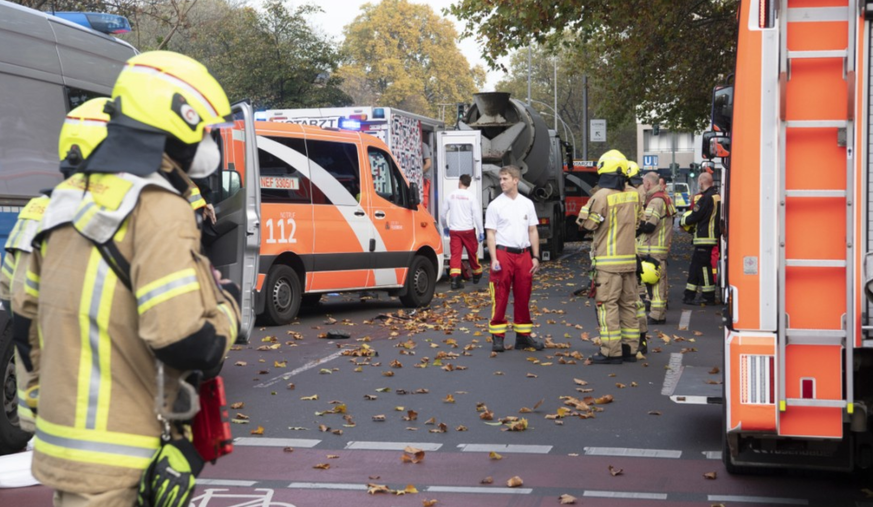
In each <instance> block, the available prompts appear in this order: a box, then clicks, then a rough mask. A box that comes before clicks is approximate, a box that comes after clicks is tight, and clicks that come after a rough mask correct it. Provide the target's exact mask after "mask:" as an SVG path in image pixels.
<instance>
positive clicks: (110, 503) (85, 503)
mask: <svg viewBox="0 0 873 507" xmlns="http://www.w3.org/2000/svg"><path fill="white" fill-rule="evenodd" d="M136 495H137V488H125V489H113V490H110V491H105V492H103V493H73V492H71V491H58V490H55V492H54V496H53V497H52V505H53V506H54V507H131V506H133V505H136Z"/></svg>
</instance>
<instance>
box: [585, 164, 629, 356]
mask: <svg viewBox="0 0 873 507" xmlns="http://www.w3.org/2000/svg"><path fill="white" fill-rule="evenodd" d="M627 165H628V162H627V158H625V156H624V155H622V154H621V152H619V151H618V150H610V151H608V152H606V153H604V154H603V156H601V157H600V160H599V161H598V162H597V174H598V175H599V176H600V178H599V181H598V185H599V187H600V190H598V191H597V192H596V193H595V194H594V195H593V196H591V200H589V201H588V204H586V205H585V207H583V208H582V210H581V211H580V212H579V218H577V220H576V223H577V224H579V225H580V226H581V227H583V228H585V229H586V230H589V231H594V240H593V242H592V246H591V256H592V265H593V268H594V270H596V274H595V275H594V285H595V290H596V296H595V297H596V299H595V301H596V304H597V320H598V322H599V324H600V352H599V353H598V354H596V355H594V356H592V357H591V363H592V364H621V363H622V362H624V361H628V362H635V361H636V360H637V359H636V354H637V349H638V347H639V340H640V330H639V319H637V302H638V301H639V299H640V296H639V293H638V285H637V284H638V282H637V255H636V229H637V224H638V223H639V221H640V216H641V206H640V198H639V194H638V193H637V192H636V190H633V189H631V188H629V187H627V186H626V183H625V180H626V175H627Z"/></svg>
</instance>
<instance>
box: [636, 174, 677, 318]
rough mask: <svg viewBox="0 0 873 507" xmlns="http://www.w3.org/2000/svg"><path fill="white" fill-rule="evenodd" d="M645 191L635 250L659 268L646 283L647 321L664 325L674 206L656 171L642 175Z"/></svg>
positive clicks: (674, 213)
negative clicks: (654, 278) (654, 277)
mask: <svg viewBox="0 0 873 507" xmlns="http://www.w3.org/2000/svg"><path fill="white" fill-rule="evenodd" d="M643 187H644V188H645V191H646V198H645V201H644V208H645V212H644V213H643V218H642V222H641V223H640V227H639V230H640V233H641V235H640V237H639V239H638V240H637V250H638V251H639V253H640V255H642V256H643V257H646V256H649V257H651V258H652V259H654V260H655V261H657V262H658V265H659V267H660V269H659V277H658V281H657V283H656V284H651V285H649V288H650V290H651V292H652V295H651V305H650V313H649V317H648V318H649V324H664V323H665V322H666V319H667V256H668V255H669V253H670V244H671V243H672V241H673V217H674V216H675V215H676V209H675V208H674V207H673V201H672V200H671V199H670V197H669V196H668V195H667V194H666V192H664V188H663V187H661V185H660V183H659V182H658V174H657V173H655V172H650V173H647V174H646V175H645V176H644V177H643Z"/></svg>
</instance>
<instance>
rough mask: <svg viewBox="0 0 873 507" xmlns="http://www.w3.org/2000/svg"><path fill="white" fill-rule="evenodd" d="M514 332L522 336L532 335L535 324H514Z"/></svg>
mask: <svg viewBox="0 0 873 507" xmlns="http://www.w3.org/2000/svg"><path fill="white" fill-rule="evenodd" d="M512 330H513V331H515V332H516V333H520V334H530V333H531V331H533V324H512Z"/></svg>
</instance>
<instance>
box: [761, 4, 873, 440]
mask: <svg viewBox="0 0 873 507" xmlns="http://www.w3.org/2000/svg"><path fill="white" fill-rule="evenodd" d="M794 3H795V2H792V1H789V0H782V1H781V8H780V15H779V20H778V22H779V23H780V30H779V34H780V41H779V44H780V54H779V59H780V62H779V69H780V75H779V82H780V122H779V125H780V131H779V158H778V159H779V167H778V171H779V174H778V179H779V182H778V188H779V195H778V201H777V202H778V231H779V233H778V234H779V236H778V242H779V243H778V244H779V263H778V266H779V269H778V293H779V315H780V316H782V317H781V319H780V322H779V325H778V356H777V358H776V368H777V375H776V379H775V380H776V382H777V383H778V390H777V391H776V393H775V394H776V396H777V402H778V407H779V415H780V417H779V420H780V426H779V428H780V430H779V431H780V434H782V435H786V436H809V434H808V433H806V432H805V431H803V430H799V429H798V428H799V426H798V425H795V424H789V423H788V419H786V415H788V416H789V418H790V417H792V416H793V417H794V420H795V421H796V420H797V418H798V417H799V416H797V415H795V414H809V413H811V411H812V412H819V411H821V410H824V411H825V412H827V413H828V414H829V416H833V417H831V420H833V419H834V418H835V417H836V416H837V415H839V417H840V418H841V417H842V410H839V411H835V410H834V409H846V410H847V411H848V412H849V414H851V413H852V409H853V389H852V382H851V372H852V349H853V347H852V344H851V343H848V342H849V337H853V336H854V329H853V326H854V322H855V319H854V315H853V314H854V304H853V303H852V301H853V294H852V292H853V289H852V288H853V284H854V272H853V271H854V270H853V266H854V257H855V248H856V246H855V244H854V241H853V240H852V239H851V238H853V235H854V205H855V203H854V202H853V199H852V196H853V195H854V157H855V151H854V145H855V138H854V137H855V135H854V133H855V125H854V124H855V122H854V97H853V90H854V85H855V43H854V38H855V33H856V26H855V25H856V20H857V12H858V11H857V4H856V1H855V0H849V1H848V5H847V6H843V7H809V6H808V4H809V3H814V2H806V3H805V6H804V7H803V8H792V7H791V4H794ZM820 3H821V4H826V2H820ZM811 30H812V31H815V33H827V34H828V37H809V36H808V34H809V33H810V31H811ZM792 31H795V33H793V34H792ZM846 32H847V33H848V38H847V39H845V40H844V41H839V42H838V43H837V44H836V45H835V43H834V35H833V34H834V33H837V34H843V33H846ZM789 46H791V47H789ZM835 46H836V47H835ZM842 46H845V47H844V48H843V47H842ZM793 48H796V49H793ZM838 61H842V75H841V76H839V77H838V73H840V68H839V66H838V64H836V62H838ZM840 79H842V81H843V82H844V85H843V86H844V87H845V88H844V90H845V91H846V93H847V97H846V102H845V103H843V104H844V105H847V106H846V107H844V108H834V107H830V108H828V107H826V106H825V107H815V106H813V107H809V101H808V100H806V98H808V97H809V91H810V90H814V89H818V93H819V94H821V95H825V94H831V93H832V92H831V90H826V89H823V88H822V86H824V85H823V84H822V83H826V84H830V85H832V86H831V87H832V88H833V87H834V86H833V85H834V84H835V83H836V84H837V85H838V83H839V80H840ZM837 87H838V86H837ZM837 95H838V94H837ZM825 115H827V116H825ZM821 116H825V117H821ZM834 143H836V145H837V147H835V146H834ZM804 145H806V148H804ZM811 145H814V146H816V147H818V146H824V147H825V148H824V149H823V150H819V151H818V152H816V153H815V157H812V158H814V160H808V159H806V158H807V156H808V155H809V154H810V151H809V146H811ZM841 147H845V150H840V148H841ZM843 154H844V155H843ZM840 165H842V167H843V171H844V175H845V184H844V183H843V181H842V177H843V175H842V174H840V172H841V171H840V170H839V167H840ZM829 168H834V169H835V170H836V171H834V172H833V173H831V177H830V178H828V177H827V174H826V173H827V172H828V169H829ZM813 175H815V176H816V177H813ZM823 180H824V181H826V182H827V183H830V184H832V185H833V186H831V188H808V185H809V184H811V183H812V184H814V182H822V181H823ZM804 184H805V185H806V186H807V188H803V187H804ZM819 185H820V183H819ZM843 206H845V214H844V215H843V216H840V215H841V213H840V212H839V210H842V207H843ZM825 209H827V210H829V211H833V213H831V214H828V215H827V218H829V219H833V220H831V221H829V222H828V223H829V225H827V226H825V227H824V228H825V229H827V228H828V227H830V229H831V231H832V234H835V235H836V236H839V238H840V239H839V241H837V242H836V243H837V245H839V250H840V252H839V253H835V252H834V250H835V245H834V244H832V243H833V242H831V244H828V245H822V244H821V243H822V240H819V241H816V240H815V239H814V237H813V235H818V234H819V230H818V229H813V228H811V227H807V226H806V225H807V224H804V223H803V222H804V221H805V220H806V219H807V218H808V217H810V216H814V215H815V214H817V213H827V212H826V211H824V210H825ZM843 220H845V223H842V222H843ZM839 229H843V230H844V231H845V234H846V238H849V239H848V240H847V241H846V249H845V252H843V251H842V234H841V233H840V231H839ZM789 231H790V234H788V232H789ZM843 272H844V276H841V274H842V273H843ZM812 280H814V281H813V282H812V283H813V284H830V285H829V287H828V289H829V291H827V292H825V293H828V294H836V295H837V296H838V298H839V295H840V293H841V292H842V293H844V294H845V298H846V305H845V313H843V314H842V315H839V313H836V314H834V313H833V310H831V314H829V315H828V317H833V318H830V319H828V320H827V323H822V322H821V320H823V319H824V317H818V319H817V320H818V323H817V325H814V326H809V327H811V328H800V327H791V316H790V312H791V311H792V310H794V311H795V315H794V317H795V319H794V320H795V322H796V323H801V325H803V322H802V321H809V322H811V321H815V320H816V318H814V317H813V318H810V315H808V313H809V312H802V311H800V310H799V308H803V307H804V305H805V306H806V307H807V308H808V304H809V303H808V302H807V303H803V304H801V303H800V301H799V300H798V299H797V298H807V301H808V300H809V299H810V298H813V299H814V298H815V297H816V293H810V291H809V290H808V289H809V288H810V287H811V284H810V281H812ZM792 298H794V299H792ZM822 299H826V298H822ZM835 303H838V302H836V301H833V300H831V301H828V300H823V301H819V302H818V303H816V304H821V305H828V304H830V308H833V307H834V306H835ZM840 308H841V307H840ZM831 322H833V327H829V323H831ZM789 349H790V350H789ZM840 352H842V353H843V354H844V356H845V357H844V358H842V359H843V360H844V362H842V361H841V360H840V359H841V358H840ZM820 354H829V355H828V356H827V357H830V358H832V359H835V360H831V362H830V363H828V365H829V368H828V369H827V370H828V371H835V370H837V369H838V368H842V371H843V372H844V373H841V375H847V376H848V378H847V379H846V381H845V382H843V379H842V378H839V379H835V380H834V379H831V383H832V384H833V383H835V384H836V385H837V387H836V393H837V394H834V389H830V394H822V393H821V392H820V391H825V390H826V389H819V384H824V383H825V382H824V381H823V380H822V378H821V376H823V375H825V374H824V373H817V374H816V377H813V378H796V377H797V375H796V373H794V372H792V374H791V376H790V379H789V373H788V370H789V368H791V367H794V368H795V370H794V371H796V368H797V367H796V366H795V365H796V364H797V362H798V361H799V359H798V358H804V359H803V360H805V361H807V363H809V362H815V361H816V356H817V355H818V357H823V356H822V355H820ZM789 359H790V361H791V362H793V363H795V364H792V365H791V366H789V364H788V363H789ZM822 361H824V359H822ZM840 363H842V364H840ZM822 365H823V366H824V363H822ZM801 377H803V375H801ZM789 381H790V382H791V383H792V384H791V385H790V386H789ZM840 385H844V386H845V393H844V394H845V399H842V398H843V397H841V396H839V394H838V393H839V390H840V387H839V386H840ZM787 386H789V387H787ZM789 394H790V396H789ZM819 396H821V397H819ZM834 426H837V424H836V423H835V424H834V425H832V426H831V428H834ZM841 431H842V430H841V429H840V430H833V429H832V430H831V433H825V434H815V435H813V436H819V437H825V438H827V437H830V438H839V437H840V436H841ZM834 433H840V434H834Z"/></svg>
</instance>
